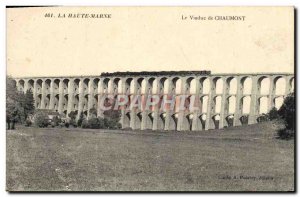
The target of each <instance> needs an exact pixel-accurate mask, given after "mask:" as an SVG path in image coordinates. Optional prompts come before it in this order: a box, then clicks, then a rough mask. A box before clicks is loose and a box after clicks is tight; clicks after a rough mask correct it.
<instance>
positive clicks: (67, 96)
mask: <svg viewBox="0 0 300 197" xmlns="http://www.w3.org/2000/svg"><path fill="white" fill-rule="evenodd" d="M68 101H69V95H67V94H66V95H65V96H64V101H63V109H64V110H67V109H68Z"/></svg>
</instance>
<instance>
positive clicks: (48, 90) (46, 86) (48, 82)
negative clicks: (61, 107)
mask: <svg viewBox="0 0 300 197" xmlns="http://www.w3.org/2000/svg"><path fill="white" fill-rule="evenodd" d="M50 86H51V80H50V79H46V80H45V91H46V93H47V94H48V93H50Z"/></svg>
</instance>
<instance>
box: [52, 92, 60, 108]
mask: <svg viewBox="0 0 300 197" xmlns="http://www.w3.org/2000/svg"><path fill="white" fill-rule="evenodd" d="M58 105H59V94H57V95H55V97H54V101H53V109H54V110H58Z"/></svg>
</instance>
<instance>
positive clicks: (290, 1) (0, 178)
mask: <svg viewBox="0 0 300 197" xmlns="http://www.w3.org/2000/svg"><path fill="white" fill-rule="evenodd" d="M7 5H9V6H14V5H15V6H17V5H19V6H20V5H24V6H26V5H61V6H295V7H296V8H298V9H299V7H300V1H299V0H280V1H279V0H277V1H275V0H243V1H242V0H240V1H238V0H205V1H197V0H185V1H180V0H147V1H146V0H145V1H143V2H141V1H138V0H126V1H124V0H102V1H100V0H73V1H68V0H9V1H8V0H7V1H4V0H2V1H0V31H1V33H0V58H1V64H0V65H1V66H0V69H1V71H0V75H1V77H0V80H1V81H0V91H1V93H0V95H1V96H0V98H1V100H0V109H2V111H1V113H0V119H1V121H0V128H1V132H0V135H1V136H0V140H1V141H0V151H1V156H0V194H1V196H8V195H11V194H9V193H7V192H6V191H5V182H6V177H5V176H6V174H5V162H6V159H5V154H6V147H5V144H6V143H5V139H6V136H5V133H6V132H5V95H6V94H5V78H6V58H5V56H6V49H5V48H6V15H5V13H6V11H5V7H6V6H7ZM298 15H299V10H298ZM297 27H299V20H298V19H297ZM297 36H298V35H297ZM296 55H297V56H298V57H299V50H298V51H297V54H296ZM297 66H298V65H297ZM298 70H299V69H298ZM298 74H299V73H297V75H298ZM296 87H297V92H299V86H298V84H297V86H296ZM297 98H298V97H297ZM298 109H299V105H298V106H297V111H298ZM297 122H298V123H299V122H300V118H299V116H298V117H297ZM297 136H299V134H298V135H297ZM297 138H298V139H297V141H298V142H299V137H297ZM297 147H299V146H297ZM298 149H299V148H298ZM297 152H299V150H297ZM297 167H298V168H297V169H298V170H299V164H298V166H297ZM297 181H298V182H299V180H298V179H297ZM296 188H298V189H299V187H298V184H297V186H296ZM298 193H299V192H298ZM26 195H27V196H31V195H34V196H42V195H43V194H42V193H39V194H26ZM53 195H57V196H62V195H65V193H54V194H53ZM71 195H74V193H72V194H71ZM76 195H77V196H85V195H89V194H81V193H80V194H76ZM101 195H105V196H106V195H110V196H111V195H112V194H101ZM113 195H119V194H113ZM138 195H145V194H138ZM146 195H149V194H146ZM156 195H158V196H162V195H163V194H156ZM184 195H188V194H184ZM202 195H205V196H208V194H202ZM209 195H210V196H211V194H209ZM216 195H220V194H213V196H216ZM229 195H231V194H229ZM262 195H263V194H258V196H262ZM270 195H273V194H270ZM285 195H288V194H285ZM297 195H298V194H297Z"/></svg>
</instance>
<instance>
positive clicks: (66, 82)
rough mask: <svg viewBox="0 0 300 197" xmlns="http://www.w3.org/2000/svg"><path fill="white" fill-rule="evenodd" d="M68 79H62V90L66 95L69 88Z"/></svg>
mask: <svg viewBox="0 0 300 197" xmlns="http://www.w3.org/2000/svg"><path fill="white" fill-rule="evenodd" d="M69 81H70V80H69V79H64V80H63V90H64V93H65V94H67V93H68V88H69Z"/></svg>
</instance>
